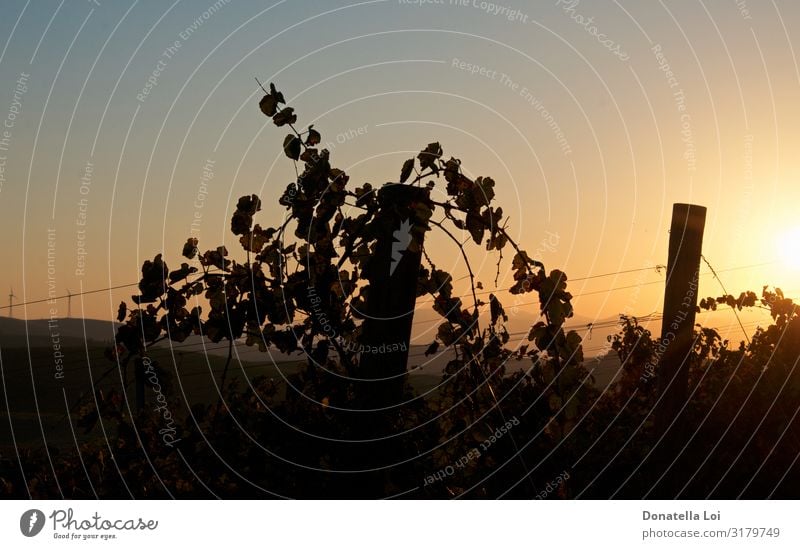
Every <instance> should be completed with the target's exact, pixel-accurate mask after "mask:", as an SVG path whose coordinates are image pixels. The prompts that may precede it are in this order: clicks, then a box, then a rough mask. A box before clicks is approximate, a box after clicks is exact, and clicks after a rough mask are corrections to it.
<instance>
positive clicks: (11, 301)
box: [8, 288, 17, 318]
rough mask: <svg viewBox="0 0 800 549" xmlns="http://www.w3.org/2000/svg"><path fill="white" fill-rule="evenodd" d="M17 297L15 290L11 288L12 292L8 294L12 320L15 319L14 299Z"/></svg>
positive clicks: (9, 314)
mask: <svg viewBox="0 0 800 549" xmlns="http://www.w3.org/2000/svg"><path fill="white" fill-rule="evenodd" d="M16 297H17V296H15V295H14V288H11V292H10V293H9V294H8V316H9V317H10V318H14V298H16Z"/></svg>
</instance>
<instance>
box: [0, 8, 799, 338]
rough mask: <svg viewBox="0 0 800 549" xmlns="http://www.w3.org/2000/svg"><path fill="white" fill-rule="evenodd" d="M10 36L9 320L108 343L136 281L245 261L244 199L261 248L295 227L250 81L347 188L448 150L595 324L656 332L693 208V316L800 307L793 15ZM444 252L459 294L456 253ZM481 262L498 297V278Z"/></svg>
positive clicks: (103, 11)
mask: <svg viewBox="0 0 800 549" xmlns="http://www.w3.org/2000/svg"><path fill="white" fill-rule="evenodd" d="M2 13H3V16H2V17H1V18H0V37H2V38H0V48H2V50H0V83H1V85H0V118H2V119H3V128H0V130H2V132H4V133H1V134H0V168H2V171H1V172H0V219H2V228H3V230H2V231H0V246H1V247H2V249H4V250H6V252H7V253H6V255H5V258H4V262H3V263H4V265H3V267H2V269H0V297H2V299H1V300H0V301H2V303H0V305H3V306H5V305H7V303H8V300H7V295H8V293H9V292H10V290H11V289H12V288H13V292H14V294H15V296H16V299H15V303H17V304H18V305H17V306H15V307H14V310H13V312H14V316H15V317H17V318H41V317H47V316H50V315H55V316H62V317H63V316H67V314H68V313H71V314H72V316H85V317H91V318H105V319H109V318H112V317H114V316H115V314H116V308H117V305H118V304H119V302H120V300H123V299H126V300H129V297H130V295H131V293H132V288H121V289H117V290H104V289H106V288H110V287H114V286H120V285H125V284H130V283H135V282H137V281H138V280H139V276H140V268H141V264H142V262H143V261H144V260H146V259H151V258H152V257H153V256H155V255H156V254H157V253H163V254H164V257H165V259H166V261H167V263H168V264H169V265H170V266H177V265H178V264H179V263H180V261H181V258H180V251H181V247H182V244H183V242H185V240H186V238H187V237H189V236H196V237H198V238H199V240H200V248H201V249H207V248H215V247H217V246H219V245H221V244H228V247H229V248H230V249H232V248H233V246H232V244H233V243H235V240H234V238H235V237H233V235H232V234H231V233H230V232H229V227H230V215H231V213H232V211H233V209H234V206H235V203H236V200H237V199H238V197H239V196H242V195H245V194H252V193H255V194H258V195H259V196H260V197H261V199H262V202H263V204H264V207H263V210H262V212H261V213H260V214H259V217H258V218H257V222H259V223H261V224H262V226H270V225H275V224H277V223H279V222H280V221H281V220H282V218H283V216H284V210H283V209H282V208H281V207H279V206H278V204H277V199H278V197H279V196H280V194H281V192H282V190H283V189H284V188H285V186H286V184H287V183H289V182H290V181H291V180H292V179H293V178H294V167H293V165H292V162H291V161H289V160H288V159H286V158H285V157H284V156H283V152H282V149H281V144H282V142H283V137H284V135H285V132H284V131H282V129H279V128H276V127H275V126H274V125H272V123H271V121H270V120H269V119H268V118H266V117H264V116H263V115H261V113H260V112H259V110H258V100H259V99H260V96H261V95H262V94H263V92H261V91H260V90H259V88H258V86H257V84H256V82H255V80H254V77H257V78H259V80H261V81H263V82H275V84H276V86H277V87H278V88H279V89H280V90H281V91H283V93H284V95H285V97H286V99H287V102H288V104H289V105H290V106H292V107H294V108H295V109H296V111H297V113H298V114H299V122H298V123H299V125H300V126H303V127H304V126H306V125H308V124H314V125H315V128H316V129H318V130H319V131H320V132H321V133H322V136H323V142H324V143H328V148H329V149H330V150H331V156H332V160H333V164H334V165H335V166H337V167H339V168H342V169H344V170H345V171H347V172H348V174H349V175H350V177H351V186H352V187H355V186H358V185H361V184H362V183H364V182H370V183H372V184H373V185H380V184H382V183H385V182H387V181H395V180H396V179H397V177H398V175H399V171H400V167H401V165H402V163H403V161H404V160H405V159H406V158H409V157H411V156H415V155H416V154H417V152H419V151H420V150H421V149H423V148H424V147H425V146H426V145H427V144H428V143H430V142H432V141H439V142H440V143H441V144H442V147H443V149H444V153H445V157H449V156H455V157H457V158H460V159H461V160H462V165H463V167H464V169H465V171H466V173H467V174H468V175H471V176H479V175H482V176H491V177H493V178H494V179H495V181H496V182H497V187H496V191H497V202H496V203H497V205H499V206H502V207H503V210H504V211H505V212H506V213H507V215H508V216H509V218H510V221H509V229H510V232H511V234H512V235H514V236H515V238H516V239H517V240H518V241H519V242H520V244H521V245H522V247H523V248H526V249H527V250H528V251H529V253H530V254H531V255H534V254H535V255H536V256H537V257H540V258H541V259H542V261H543V262H544V263H545V265H546V266H547V268H548V269H555V268H558V269H561V270H563V271H565V272H566V273H567V275H568V276H569V278H570V279H571V280H573V281H572V282H571V283H570V289H571V291H572V293H573V294H574V295H575V296H576V297H575V300H574V304H575V306H576V313H577V315H579V316H580V318H581V321H584V320H586V319H588V320H589V321H591V320H595V319H602V318H608V317H609V316H613V315H616V314H618V313H620V312H624V313H626V314H636V315H646V314H649V313H652V312H658V311H660V309H661V305H662V300H663V281H664V274H663V271H661V272H659V271H658V270H657V269H656V266H657V265H660V264H664V263H666V253H667V244H668V238H669V234H668V230H669V221H670V215H671V211H672V204H673V203H676V202H685V203H692V204H699V205H703V206H705V207H707V208H708V214H707V220H706V232H705V237H704V246H703V253H704V255H705V257H706V258H707V259H708V260H709V262H711V264H712V265H713V266H714V268H715V269H716V270H717V272H718V274H719V280H717V279H715V278H714V277H713V276H711V275H710V274H709V272H708V268H706V267H705V266H704V268H703V269H702V270H701V272H702V273H703V274H702V276H701V279H700V280H701V282H700V293H701V294H702V295H715V296H716V295H720V294H722V293H723V292H722V290H721V286H720V282H721V283H723V284H724V286H725V288H726V289H727V290H728V292H730V293H736V294H738V292H740V291H743V290H750V289H752V290H756V291H760V288H761V287H762V286H763V285H774V286H779V287H781V288H783V289H784V290H785V292H786V293H787V295H790V296H800V285H799V284H798V281H797V279H798V275H800V270H798V269H797V267H796V263H795V266H792V265H791V263H792V261H790V260H791V256H792V254H794V255H795V256H796V255H797V254H800V248H798V247H797V245H796V242H797V238H796V235H797V234H798V233H794V234H795V237H792V236H791V235H792V234H793V231H796V230H797V227H800V216H798V207H797V204H798V203H800V186H798V185H797V180H798V176H800V155H799V154H798V153H797V152H798V150H800V142H798V134H797V128H798V127H800V101H798V97H800V94H799V93H798V92H799V91H800V71H799V70H798V64H797V59H796V54H795V51H796V50H798V46H800V5H798V3H797V2H794V1H793V0H774V1H773V0H769V1H766V0H760V1H755V0H750V1H746V0H739V1H735V0H729V1H723V0H718V1H714V2H710V1H700V0H673V1H647V2H641V1H633V0H624V1H623V0H620V1H615V0H580V1H578V0H569V1H565V0H554V1H538V0H537V1H536V2H530V1H529V2H522V1H520V0H496V1H495V2H494V3H492V2H486V1H483V0H464V1H461V0H439V1H427V2H426V1H419V0H417V1H406V0H371V1H361V2H356V1H349V0H347V1H342V0H325V1H321V0H316V1H301V0H286V1H277V2H274V3H270V2H254V1H242V0H229V1H225V0H206V1H192V2H189V1H186V0H177V1H174V0H170V1H166V2H165V1H155V0H151V1H144V0H143V1H135V2H110V1H107V0H97V1H92V0H86V1H79V0H72V1H69V2H67V1H46V0H37V1H35V2H33V1H31V2H26V1H24V0H19V1H17V0H4V1H3V7H2ZM195 219H199V223H195V225H194V226H193V225H192V221H193V220H195ZM192 229H194V231H193V230H192ZM787 235H789V236H787ZM427 244H428V248H429V253H431V254H432V255H433V256H434V257H437V258H440V259H438V260H437V266H439V267H441V268H446V269H449V270H450V271H451V272H452V273H453V275H454V276H455V277H456V278H460V277H461V276H463V275H465V274H466V271H465V269H464V266H463V264H461V263H460V259H459V253H458V250H457V249H456V248H455V247H454V246H453V245H452V244H451V243H449V242H448V241H447V239H446V237H444V236H443V235H441V234H438V235H437V234H435V233H434V234H433V235H432V236H431V237H429V239H428V242H427ZM467 249H468V251H469V253H470V257H472V258H473V261H474V263H475V265H476V266H477V270H478V273H479V279H480V280H481V281H482V283H483V285H484V288H486V289H487V290H491V289H493V287H494V286H493V284H494V270H495V262H496V257H494V256H487V255H486V253H485V251H484V250H483V248H482V247H479V246H472V247H469V246H468V247H467ZM787 255H788V256H789V257H788V258H787V257H786V256H787ZM509 260H510V257H506V260H505V261H506V263H504V265H508V261H509ZM48 262H49V264H48ZM623 271H630V272H623ZM609 273H612V276H607V275H609ZM613 273H618V274H613ZM509 277H510V275H509V274H508V273H507V272H506V271H505V270H504V271H503V272H502V275H501V277H500V281H499V283H498V286H499V287H500V288H501V289H502V288H505V287H507V286H509V285H510V278H509ZM463 289H464V290H466V288H463ZM91 290H103V291H99V292H97V293H93V294H88V295H84V296H76V297H74V298H73V299H72V300H71V303H68V302H67V300H58V301H56V303H55V304H48V303H40V304H30V305H24V306H23V305H19V304H22V303H25V302H30V301H36V300H40V299H46V298H48V297H49V296H53V295H63V294H67V293H78V292H81V291H84V292H85V291H91ZM501 295H504V297H503V299H504V301H505V304H506V307H507V308H508V309H511V310H512V311H513V310H514V308H515V307H516V308H517V309H519V310H521V311H528V312H531V311H533V312H534V313H535V312H536V311H535V309H536V305H535V303H533V302H534V301H535V299H534V298H533V297H531V296H524V297H522V298H515V297H512V296H508V295H507V294H503V293H502V292H501ZM70 305H71V307H69V310H68V306H70ZM51 309H53V310H51ZM0 314H2V315H8V314H9V309H8V308H7V307H6V308H3V309H0ZM725 315H727V313H724V314H723V313H719V316H718V317H717V318H721V317H722V316H725ZM720 322H723V323H724V322H728V323H731V322H733V318H732V316H731V315H727V316H726V317H725V320H724V321H720Z"/></svg>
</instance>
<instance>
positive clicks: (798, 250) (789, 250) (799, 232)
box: [778, 227, 800, 269]
mask: <svg viewBox="0 0 800 549" xmlns="http://www.w3.org/2000/svg"><path fill="white" fill-rule="evenodd" d="M778 253H779V254H780V257H781V260H782V261H783V263H784V264H785V265H786V266H787V267H791V268H792V269H800V227H794V228H793V229H791V230H789V231H787V232H786V233H785V234H783V235H782V236H781V237H780V238H779V240H778Z"/></svg>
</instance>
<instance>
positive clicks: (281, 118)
mask: <svg viewBox="0 0 800 549" xmlns="http://www.w3.org/2000/svg"><path fill="white" fill-rule="evenodd" d="M272 122H274V123H275V125H276V126H278V127H279V128H280V127H281V126H285V125H286V124H294V123H295V122H297V115H296V114H294V109H293V108H292V107H286V108H285V109H283V110H281V112H279V113H278V114H276V115H275V116H273V117H272Z"/></svg>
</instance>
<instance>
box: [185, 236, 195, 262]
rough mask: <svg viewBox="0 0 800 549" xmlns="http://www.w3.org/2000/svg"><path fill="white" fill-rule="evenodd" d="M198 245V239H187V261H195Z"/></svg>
mask: <svg viewBox="0 0 800 549" xmlns="http://www.w3.org/2000/svg"><path fill="white" fill-rule="evenodd" d="M197 244H198V240H197V239H196V238H192V237H190V238H187V239H186V244H184V245H183V252H182V255H183V257H185V258H186V259H194V258H195V257H196V256H197Z"/></svg>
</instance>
